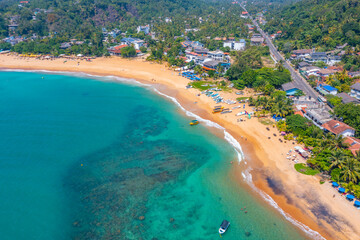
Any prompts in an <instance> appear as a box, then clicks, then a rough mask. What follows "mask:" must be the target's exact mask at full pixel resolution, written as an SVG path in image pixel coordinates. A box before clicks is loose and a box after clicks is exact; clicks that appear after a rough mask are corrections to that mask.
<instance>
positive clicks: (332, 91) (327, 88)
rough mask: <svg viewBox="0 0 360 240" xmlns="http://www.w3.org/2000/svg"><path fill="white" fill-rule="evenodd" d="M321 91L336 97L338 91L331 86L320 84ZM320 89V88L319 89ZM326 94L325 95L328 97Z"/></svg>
mask: <svg viewBox="0 0 360 240" xmlns="http://www.w3.org/2000/svg"><path fill="white" fill-rule="evenodd" d="M319 86H320V89H321V90H323V91H324V93H326V94H331V95H336V94H337V92H338V90H337V89H336V88H334V87H332V86H329V85H322V84H320V85H319ZM318 89H319V88H318ZM326 94H325V95H326Z"/></svg>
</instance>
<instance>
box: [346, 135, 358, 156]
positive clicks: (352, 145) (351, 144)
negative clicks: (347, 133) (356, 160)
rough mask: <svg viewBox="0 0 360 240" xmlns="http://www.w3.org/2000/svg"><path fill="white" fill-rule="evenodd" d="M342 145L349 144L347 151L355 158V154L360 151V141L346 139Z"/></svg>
mask: <svg viewBox="0 0 360 240" xmlns="http://www.w3.org/2000/svg"><path fill="white" fill-rule="evenodd" d="M344 143H347V144H349V148H348V149H349V150H350V151H351V153H352V154H353V155H354V156H356V152H358V151H360V139H357V138H354V137H347V138H346V139H345V140H344Z"/></svg>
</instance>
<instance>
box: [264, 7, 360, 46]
mask: <svg viewBox="0 0 360 240" xmlns="http://www.w3.org/2000/svg"><path fill="white" fill-rule="evenodd" d="M267 18H268V23H267V24H266V26H265V29H264V30H266V31H267V32H269V33H273V32H277V31H279V30H280V31H282V35H281V38H280V39H279V42H281V41H283V42H289V43H291V47H292V48H293V49H302V48H312V47H317V48H320V49H323V50H330V49H333V48H335V47H336V46H337V45H341V44H345V43H348V44H349V45H350V46H353V47H356V48H357V49H359V48H360V35H359V33H360V2H359V1H358V0H303V1H301V2H297V3H294V4H291V5H287V6H284V7H282V8H280V9H276V10H274V11H271V12H268V13H267ZM280 45H281V44H280Z"/></svg>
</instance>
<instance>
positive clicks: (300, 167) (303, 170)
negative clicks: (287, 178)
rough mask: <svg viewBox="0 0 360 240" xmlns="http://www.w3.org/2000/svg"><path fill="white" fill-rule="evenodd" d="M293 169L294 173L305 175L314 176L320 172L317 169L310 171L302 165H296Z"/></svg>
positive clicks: (310, 169)
mask: <svg viewBox="0 0 360 240" xmlns="http://www.w3.org/2000/svg"><path fill="white" fill-rule="evenodd" d="M294 167H295V169H296V171H298V172H299V173H302V174H305V175H311V176H314V175H316V174H318V173H319V172H320V171H319V170H317V169H312V168H311V167H308V166H306V165H305V164H304V163H296V164H295V165H294Z"/></svg>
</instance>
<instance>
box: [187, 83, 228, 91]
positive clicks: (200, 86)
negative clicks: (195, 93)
mask: <svg viewBox="0 0 360 240" xmlns="http://www.w3.org/2000/svg"><path fill="white" fill-rule="evenodd" d="M190 85H191V86H192V87H193V88H196V89H199V90H200V91H204V90H208V89H210V88H215V87H216V88H218V89H221V90H223V91H228V90H229V88H228V87H227V86H222V85H221V83H220V82H213V81H193V82H191V83H190Z"/></svg>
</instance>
